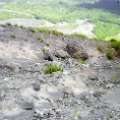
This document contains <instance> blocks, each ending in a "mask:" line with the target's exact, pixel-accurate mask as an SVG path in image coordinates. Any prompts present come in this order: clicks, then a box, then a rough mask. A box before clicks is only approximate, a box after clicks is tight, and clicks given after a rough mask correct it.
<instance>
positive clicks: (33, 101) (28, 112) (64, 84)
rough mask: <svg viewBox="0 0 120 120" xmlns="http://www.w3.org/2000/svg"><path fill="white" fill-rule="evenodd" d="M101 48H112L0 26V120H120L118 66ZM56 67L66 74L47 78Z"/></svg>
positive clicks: (93, 42)
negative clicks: (46, 69) (47, 71)
mask: <svg viewBox="0 0 120 120" xmlns="http://www.w3.org/2000/svg"><path fill="white" fill-rule="evenodd" d="M98 46H101V48H103V49H105V48H106V47H107V46H108V43H105V42H99V41H93V40H91V41H89V40H80V39H78V38H72V37H71V38H70V37H65V36H63V35H53V34H48V33H41V32H35V31H33V30H32V29H30V28H23V27H17V26H11V25H2V26H0V120H119V119H120V112H119V111H120V94H119V91H120V84H119V83H120V75H119V73H120V66H119V60H116V61H114V62H113V61H109V60H107V58H106V56H105V54H104V53H102V52H100V51H99V50H98V49H97V48H98ZM83 61H84V62H83ZM53 63H54V64H59V65H61V66H62V67H63V72H56V73H53V74H47V75H46V74H44V67H45V66H46V65H47V64H53ZM83 63H84V64H83Z"/></svg>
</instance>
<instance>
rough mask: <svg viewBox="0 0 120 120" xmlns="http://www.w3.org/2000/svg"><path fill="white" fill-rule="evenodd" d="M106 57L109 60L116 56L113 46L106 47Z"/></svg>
mask: <svg viewBox="0 0 120 120" xmlns="http://www.w3.org/2000/svg"><path fill="white" fill-rule="evenodd" d="M106 57H107V58H108V59H109V60H113V59H115V57H116V51H115V49H114V48H108V49H107V51H106Z"/></svg>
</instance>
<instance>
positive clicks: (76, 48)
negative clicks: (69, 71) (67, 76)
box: [66, 42, 88, 60]
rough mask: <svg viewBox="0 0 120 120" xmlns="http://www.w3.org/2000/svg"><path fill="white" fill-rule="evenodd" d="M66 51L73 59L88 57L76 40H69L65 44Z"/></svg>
mask: <svg viewBox="0 0 120 120" xmlns="http://www.w3.org/2000/svg"><path fill="white" fill-rule="evenodd" d="M66 51H67V52H68V54H69V55H70V56H71V57H73V58H75V59H83V60H86V59H88V54H87V53H86V51H85V50H84V48H83V47H82V46H80V45H79V44H78V43H77V42H70V43H68V44H67V46H66Z"/></svg>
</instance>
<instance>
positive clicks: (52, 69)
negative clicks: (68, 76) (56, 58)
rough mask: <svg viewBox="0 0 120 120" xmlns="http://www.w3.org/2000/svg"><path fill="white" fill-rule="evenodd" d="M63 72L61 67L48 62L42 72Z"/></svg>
mask: <svg viewBox="0 0 120 120" xmlns="http://www.w3.org/2000/svg"><path fill="white" fill-rule="evenodd" d="M59 71H60V72H63V68H62V67H61V66H60V65H57V64H49V65H47V66H46V67H45V70H44V73H45V74H52V73H54V72H59Z"/></svg>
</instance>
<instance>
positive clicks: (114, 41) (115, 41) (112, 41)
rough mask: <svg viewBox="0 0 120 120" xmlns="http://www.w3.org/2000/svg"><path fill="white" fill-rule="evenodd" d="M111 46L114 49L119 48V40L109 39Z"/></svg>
mask: <svg viewBox="0 0 120 120" xmlns="http://www.w3.org/2000/svg"><path fill="white" fill-rule="evenodd" d="M111 47H112V48H114V49H115V50H116V51H118V50H120V41H117V40H115V39H111Z"/></svg>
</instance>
